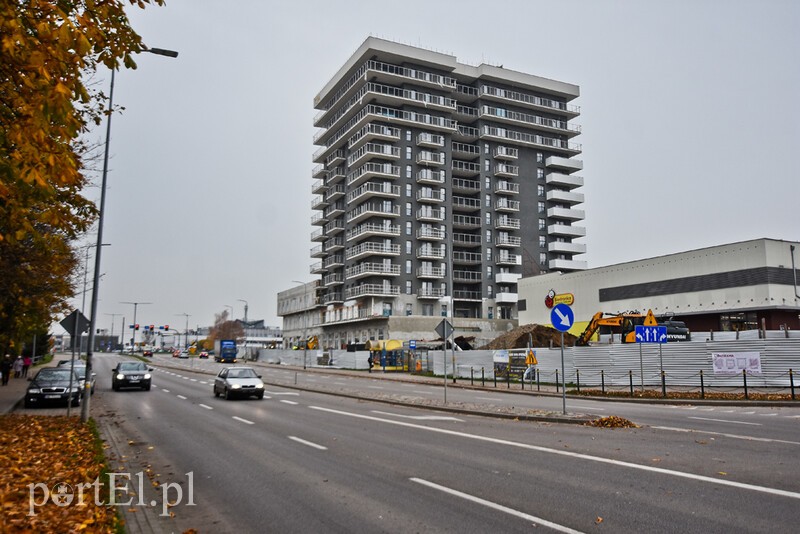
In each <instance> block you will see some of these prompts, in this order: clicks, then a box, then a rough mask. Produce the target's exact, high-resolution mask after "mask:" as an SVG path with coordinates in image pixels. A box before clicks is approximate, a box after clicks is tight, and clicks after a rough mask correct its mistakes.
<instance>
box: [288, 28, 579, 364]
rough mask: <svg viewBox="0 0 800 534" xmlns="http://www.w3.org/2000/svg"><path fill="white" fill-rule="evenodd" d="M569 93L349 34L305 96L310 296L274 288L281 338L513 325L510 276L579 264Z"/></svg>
mask: <svg viewBox="0 0 800 534" xmlns="http://www.w3.org/2000/svg"><path fill="white" fill-rule="evenodd" d="M578 96H579V88H578V87H577V86H576V85H572V84H569V83H565V82H560V81H556V80H551V79H547V78H542V77H539V76H535V75H531V74H525V73H521V72H516V71H513V70H509V69H505V68H503V67H502V66H493V65H486V64H481V65H478V66H471V65H466V64H463V63H459V62H458V61H457V60H456V58H455V57H454V56H451V55H447V54H442V53H438V52H433V51H429V50H424V49H421V48H416V47H412V46H407V45H403V44H399V43H394V42H390V41H385V40H382V39H377V38H373V37H370V38H368V39H367V40H366V41H364V43H363V44H362V45H361V46H360V47H359V48H358V50H356V52H355V53H354V54H353V55H352V56H351V57H350V58H349V59H348V60H347V61H346V62H345V63H344V65H343V66H342V67H341V68H340V69H339V70H338V71H337V72H336V73H335V74H334V76H333V78H332V79H331V80H330V81H329V82H328V83H327V84H326V85H325V87H323V88H322V90H321V91H320V92H319V93H318V94H317V96H316V97H315V98H314V107H315V108H316V109H317V110H319V113H318V114H317V116H316V117H315V119H314V125H315V126H316V127H317V128H319V131H318V133H317V134H316V136H315V137H314V144H315V145H317V146H318V147H319V148H318V149H317V151H316V152H315V153H314V155H313V160H314V162H315V163H316V164H317V166H316V167H315V168H314V170H313V179H314V180H315V181H314V182H313V185H312V192H313V194H314V195H315V196H314V198H313V200H312V208H313V209H314V210H315V211H316V212H317V213H316V214H315V215H314V216H313V217H312V220H311V223H312V225H313V226H315V227H317V228H316V229H315V230H314V231H313V232H312V234H311V241H312V242H313V243H315V245H314V246H313V247H312V248H311V251H310V252H311V257H312V258H314V259H315V261H314V263H313V264H312V265H311V268H310V272H311V273H312V274H314V275H318V276H319V281H318V284H315V285H314V286H313V290H314V295H313V297H308V296H307V295H306V294H305V291H306V289H307V288H303V290H298V291H293V290H290V292H292V294H281V295H279V297H278V300H279V311H278V313H279V314H280V315H282V316H283V317H284V321H285V323H284V334H285V335H286V337H287V338H289V337H292V336H297V335H299V334H300V332H299V330H301V325H302V329H305V330H307V331H308V330H309V329H312V328H313V329H314V330H315V331H319V335H320V341H321V346H322V347H323V348H325V347H330V348H340V347H342V346H345V345H347V344H358V343H364V342H366V341H369V340H381V339H390V338H393V339H401V340H409V339H425V338H428V339H433V338H435V337H436V334H434V333H433V332H434V328H435V326H436V325H437V324H438V323H439V322H440V321H441V320H442V317H448V318H450V319H452V323H453V325H454V327H455V330H456V335H471V336H474V337H483V338H486V339H487V340H490V339H493V338H494V337H496V335H498V334H499V333H502V332H505V331H506V330H507V329H509V328H511V327H513V326H516V324H517V313H518V310H517V301H518V289H517V282H518V280H519V279H520V278H521V277H523V276H533V275H539V274H542V273H546V272H549V271H551V270H559V271H574V270H581V269H585V268H586V262H585V261H582V260H581V259H579V258H577V257H579V256H580V255H581V254H583V253H585V252H586V245H585V244H583V243H580V238H582V237H584V236H585V234H586V232H585V228H584V227H583V226H581V225H580V223H581V221H582V220H583V219H584V212H583V210H581V209H580V207H579V206H580V205H581V204H582V203H583V202H584V196H583V193H581V192H580V189H581V186H582V185H583V178H582V177H581V176H578V175H576V174H575V173H577V172H578V171H580V170H581V169H582V167H583V164H582V162H581V161H580V160H579V159H575V158H576V156H578V155H580V153H581V146H580V145H579V144H578V143H576V142H575V138H576V137H577V136H578V135H579V134H580V126H578V125H576V124H574V122H573V120H574V119H575V118H577V117H578V116H579V114H580V110H579V108H578V107H577V106H575V105H574V104H572V103H571V102H572V101H573V100H574V99H576V98H577V97H578ZM301 294H302V296H301ZM293 299H294V300H295V301H298V299H300V300H302V302H303V305H302V306H299V307H298V306H291V305H290V304H291V302H292V300H293ZM280 303H283V306H281V304H280ZM309 303H314V305H313V307H312V308H311V311H309ZM281 309H283V310H284V311H283V312H282V311H281ZM298 313H300V314H301V315H302V316H304V317H305V316H306V315H308V314H310V315H311V316H312V317H307V318H306V319H304V320H295V319H298V317H295V316H296V315H297V314H298ZM287 322H288V323H289V324H290V325H294V327H292V328H287V327H286V323H287ZM312 325H313V327H312ZM306 334H308V332H306Z"/></svg>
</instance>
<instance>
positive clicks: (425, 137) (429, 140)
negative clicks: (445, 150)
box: [417, 132, 444, 148]
mask: <svg viewBox="0 0 800 534" xmlns="http://www.w3.org/2000/svg"><path fill="white" fill-rule="evenodd" d="M417 146H425V147H431V148H438V147H443V146H444V136H443V135H439V134H432V133H429V132H422V133H420V134H418V135H417Z"/></svg>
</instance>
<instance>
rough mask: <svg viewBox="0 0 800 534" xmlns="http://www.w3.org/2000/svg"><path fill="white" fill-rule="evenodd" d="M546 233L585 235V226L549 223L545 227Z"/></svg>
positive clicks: (570, 235) (569, 235)
mask: <svg viewBox="0 0 800 534" xmlns="http://www.w3.org/2000/svg"><path fill="white" fill-rule="evenodd" d="M547 233H548V235H562V236H566V237H585V236H586V228H584V227H582V226H569V225H566V224H551V225H549V226H548V227H547Z"/></svg>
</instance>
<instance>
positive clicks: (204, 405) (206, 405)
mask: <svg viewBox="0 0 800 534" xmlns="http://www.w3.org/2000/svg"><path fill="white" fill-rule="evenodd" d="M198 406H200V407H201V408H205V409H206V410H213V409H214V408H212V407H211V406H209V405H208V404H198Z"/></svg>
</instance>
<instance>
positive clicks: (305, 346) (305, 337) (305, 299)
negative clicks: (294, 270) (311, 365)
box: [292, 280, 308, 369]
mask: <svg viewBox="0 0 800 534" xmlns="http://www.w3.org/2000/svg"><path fill="white" fill-rule="evenodd" d="M292 282H293V283H295V284H301V285H302V286H303V369H305V368H306V356H307V355H308V308H307V307H308V284H306V283H304V282H299V281H297V280H292Z"/></svg>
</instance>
